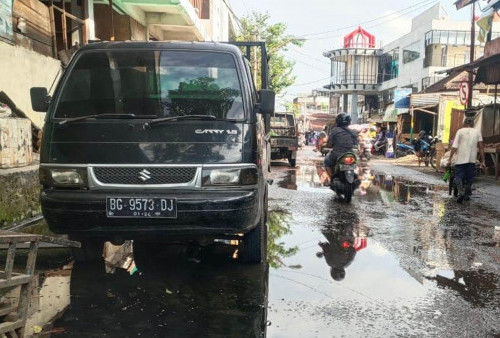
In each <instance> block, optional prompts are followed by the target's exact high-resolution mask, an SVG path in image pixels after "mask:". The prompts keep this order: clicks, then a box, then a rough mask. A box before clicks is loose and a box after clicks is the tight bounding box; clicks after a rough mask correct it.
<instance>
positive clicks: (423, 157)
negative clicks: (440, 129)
mask: <svg viewBox="0 0 500 338" xmlns="http://www.w3.org/2000/svg"><path fill="white" fill-rule="evenodd" d="M436 143H438V138H437V136H436V137H432V136H430V135H426V136H424V137H422V138H419V139H414V140H413V141H412V145H413V148H414V151H415V155H417V157H418V165H419V166H420V163H422V162H424V164H425V166H426V167H428V166H429V164H430V165H431V166H432V167H433V168H434V169H435V168H436Z"/></svg>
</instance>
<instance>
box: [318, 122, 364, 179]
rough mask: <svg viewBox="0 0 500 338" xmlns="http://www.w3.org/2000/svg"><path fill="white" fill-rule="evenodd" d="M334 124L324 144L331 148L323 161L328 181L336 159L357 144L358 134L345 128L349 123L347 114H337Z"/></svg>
mask: <svg viewBox="0 0 500 338" xmlns="http://www.w3.org/2000/svg"><path fill="white" fill-rule="evenodd" d="M335 124H336V126H335V127H334V128H333V129H332V132H331V133H330V136H329V137H328V141H327V144H326V147H327V148H331V149H332V150H331V151H330V152H329V153H328V155H326V157H325V163H324V164H325V169H326V172H327V173H328V176H329V177H330V182H331V180H332V177H333V169H334V168H335V163H336V162H337V159H338V158H339V157H340V156H342V155H343V154H345V153H346V152H351V151H352V150H353V148H356V147H357V145H358V135H357V134H356V132H355V131H354V130H351V129H348V128H347V127H348V126H349V125H350V124H351V117H350V116H349V115H347V114H346V113H340V114H338V115H337V118H336V119H335Z"/></svg>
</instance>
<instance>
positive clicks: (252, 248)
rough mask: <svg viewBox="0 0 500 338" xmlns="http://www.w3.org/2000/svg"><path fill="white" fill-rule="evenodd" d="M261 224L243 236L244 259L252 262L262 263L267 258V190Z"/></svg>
mask: <svg viewBox="0 0 500 338" xmlns="http://www.w3.org/2000/svg"><path fill="white" fill-rule="evenodd" d="M262 210H263V211H262V213H261V215H260V220H259V224H257V226H256V227H255V229H252V230H251V231H250V232H248V233H247V234H245V236H244V237H243V255H242V258H243V261H244V262H246V263H250V264H260V263H261V262H265V261H266V259H267V224H266V219H267V215H266V213H267V192H266V197H265V198H264V206H263V209H262Z"/></svg>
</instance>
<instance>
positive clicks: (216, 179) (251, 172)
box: [203, 168, 258, 186]
mask: <svg viewBox="0 0 500 338" xmlns="http://www.w3.org/2000/svg"><path fill="white" fill-rule="evenodd" d="M257 181H258V172H257V169H256V168H241V169H239V168H238V169H237V168H228V169H204V170H203V186H227V185H229V186H232V185H254V184H257Z"/></svg>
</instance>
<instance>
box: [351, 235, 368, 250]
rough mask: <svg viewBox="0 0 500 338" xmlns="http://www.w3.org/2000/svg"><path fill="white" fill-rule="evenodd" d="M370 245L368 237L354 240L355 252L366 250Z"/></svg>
mask: <svg viewBox="0 0 500 338" xmlns="http://www.w3.org/2000/svg"><path fill="white" fill-rule="evenodd" d="M367 245H368V240H367V239H366V237H356V239H355V240H354V250H356V251H359V250H361V249H364V248H366V246H367Z"/></svg>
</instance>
